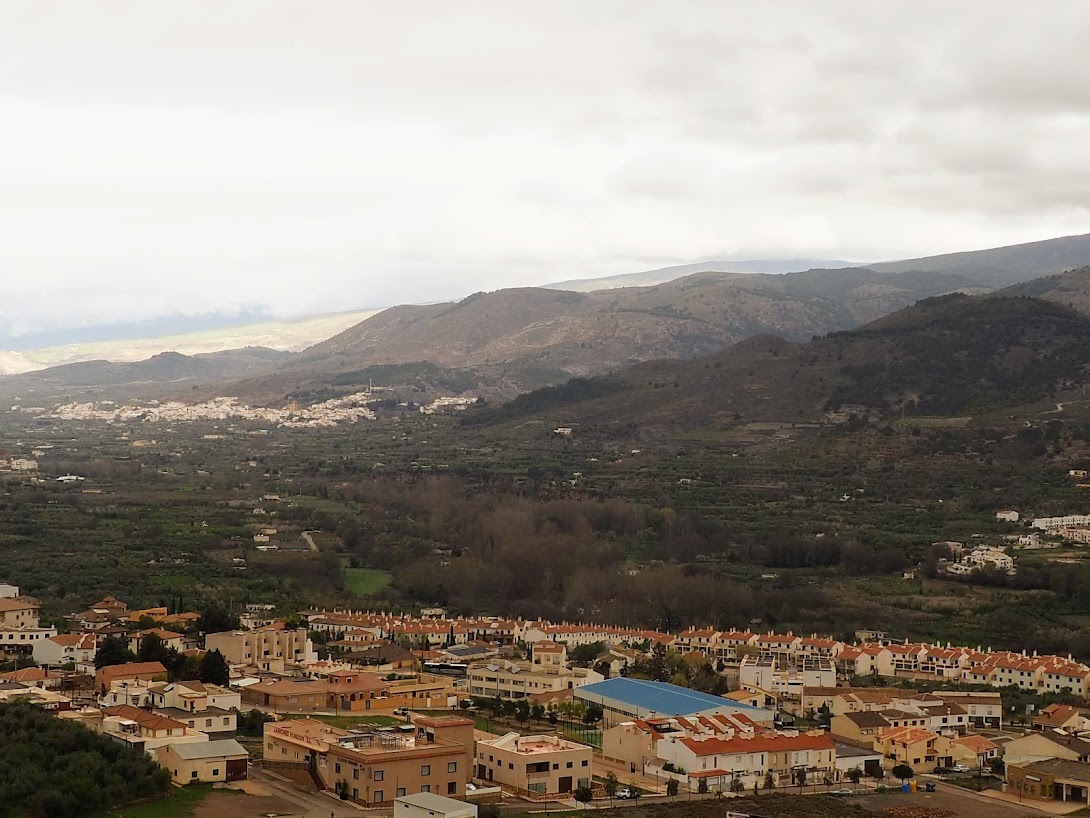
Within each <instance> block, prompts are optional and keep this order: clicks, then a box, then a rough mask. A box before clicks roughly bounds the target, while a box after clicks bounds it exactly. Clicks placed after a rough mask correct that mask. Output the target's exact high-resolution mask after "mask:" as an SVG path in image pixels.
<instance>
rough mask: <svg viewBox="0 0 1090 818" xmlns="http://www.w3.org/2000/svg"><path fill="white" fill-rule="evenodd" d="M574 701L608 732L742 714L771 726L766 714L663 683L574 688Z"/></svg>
mask: <svg viewBox="0 0 1090 818" xmlns="http://www.w3.org/2000/svg"><path fill="white" fill-rule="evenodd" d="M573 693H574V695H575V698H576V699H577V700H579V701H584V702H587V703H588V704H590V703H593V704H597V705H599V706H600V707H601V708H602V712H603V717H602V727H603V729H608V728H610V727H613V726H615V725H617V724H620V723H621V722H626V721H631V720H632V719H647V718H655V717H657V716H674V717H677V716H713V715H726V716H729V715H732V714H736V713H737V714H742V715H744V716H746V717H748V718H749V719H752V720H753V721H754V722H756V723H758V724H767V725H771V724H772V721H773V714H772V712H771V711H769V710H764V709H762V708H760V707H753V706H751V705H748V704H741V703H740V702H736V701H732V700H731V699H726V698H723V697H722V696H714V695H712V694H710V693H701V692H699V691H697V690H690V689H688V688H686V687H679V686H678V685H672V684H669V683H667V682H651V681H647V680H645V679H628V678H624V677H620V678H616V679H607V680H606V681H604V682H597V683H596V684H590V685H585V686H583V687H578V688H576V689H575V690H574V691H573Z"/></svg>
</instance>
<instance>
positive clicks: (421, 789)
mask: <svg viewBox="0 0 1090 818" xmlns="http://www.w3.org/2000/svg"><path fill="white" fill-rule="evenodd" d="M420 792H431V784H425V785H424V786H423V787H421V788H420Z"/></svg>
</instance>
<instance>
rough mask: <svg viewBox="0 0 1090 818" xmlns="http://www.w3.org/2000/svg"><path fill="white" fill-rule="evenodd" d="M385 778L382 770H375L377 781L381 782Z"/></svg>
mask: <svg viewBox="0 0 1090 818" xmlns="http://www.w3.org/2000/svg"><path fill="white" fill-rule="evenodd" d="M382 777H383V772H382V770H375V781H381V780H382Z"/></svg>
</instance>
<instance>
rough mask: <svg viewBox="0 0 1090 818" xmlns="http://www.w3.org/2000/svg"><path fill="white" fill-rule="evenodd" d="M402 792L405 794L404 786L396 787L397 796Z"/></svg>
mask: <svg viewBox="0 0 1090 818" xmlns="http://www.w3.org/2000/svg"><path fill="white" fill-rule="evenodd" d="M404 794H405V788H404V787H398V788H397V797H398V798H400V797H401V796H403V795H404Z"/></svg>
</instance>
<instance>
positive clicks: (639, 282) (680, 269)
mask: <svg viewBox="0 0 1090 818" xmlns="http://www.w3.org/2000/svg"><path fill="white" fill-rule="evenodd" d="M861 266H864V265H860V264H855V263H853V262H851V261H840V260H835V259H813V258H795V259H747V260H743V261H721V260H720V261H716V260H710V261H697V262H693V263H692V264H677V265H674V266H672V267H660V268H659V269H657V270H647V271H645V272H640V273H621V274H620V275H614V276H601V277H599V278H573V279H568V280H567V281H557V282H555V283H553V284H546V285H545V288H546V289H549V290H572V291H574V292H580V293H590V292H595V291H596V290H614V289H618V288H621V287H653V286H654V285H656V284H665V283H666V282H668V281H673V280H675V279H678V278H682V277H684V276H687V275H693V274H694V273H766V274H777V273H799V272H802V271H804V270H836V269H840V268H843V267H861Z"/></svg>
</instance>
